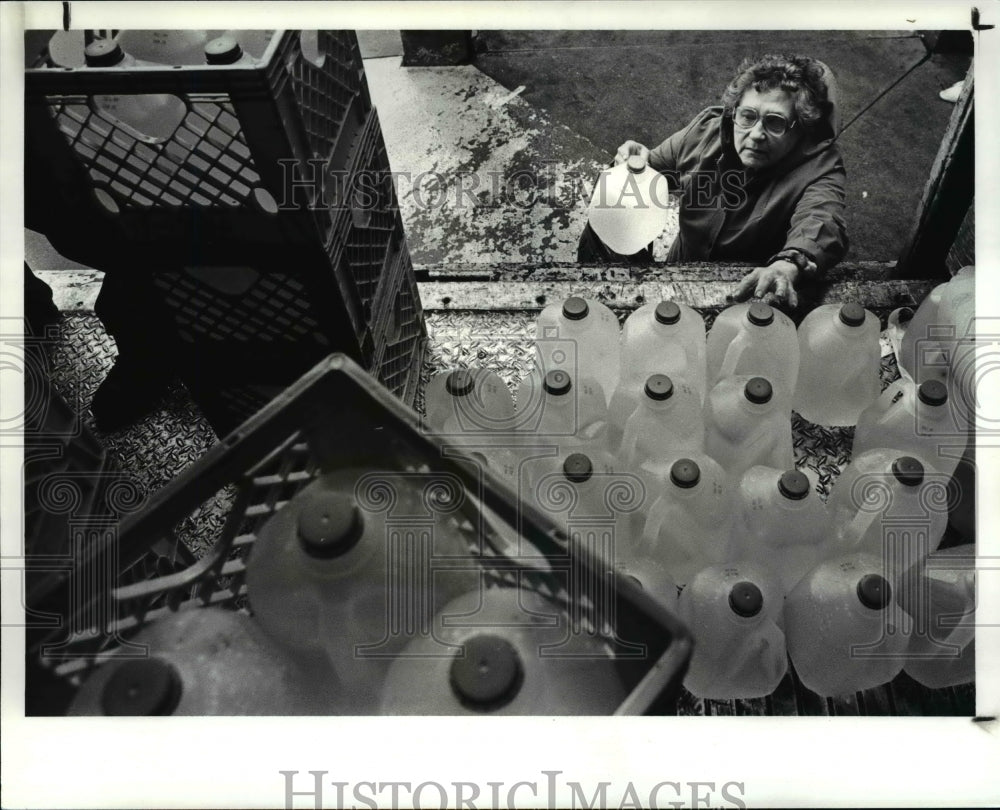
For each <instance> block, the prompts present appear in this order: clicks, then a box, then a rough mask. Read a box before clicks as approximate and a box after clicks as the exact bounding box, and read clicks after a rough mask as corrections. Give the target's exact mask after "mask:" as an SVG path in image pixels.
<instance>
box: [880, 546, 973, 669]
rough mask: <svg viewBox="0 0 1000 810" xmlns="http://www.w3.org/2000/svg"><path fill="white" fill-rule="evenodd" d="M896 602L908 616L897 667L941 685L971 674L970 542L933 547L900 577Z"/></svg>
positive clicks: (971, 588)
mask: <svg viewBox="0 0 1000 810" xmlns="http://www.w3.org/2000/svg"><path fill="white" fill-rule="evenodd" d="M899 604H900V605H901V606H902V607H903V609H904V610H906V611H907V612H908V613H909V614H910V615H911V616H913V635H912V636H911V638H910V647H909V649H908V650H907V653H906V663H905V664H904V665H903V670H904V671H905V672H906V674H907V675H909V676H910V677H911V678H913V680H915V681H916V682H917V683H920V684H923V685H924V686H926V687H928V688H930V689H943V688H944V687H946V686H958V685H959V684H964V683H973V682H974V681H975V680H976V641H975V624H976V548H975V546H971V545H965V546H953V547H951V548H947V549H940V550H939V551H935V552H934V553H933V554H931V555H930V556H928V557H926V558H925V559H923V560H921V561H920V562H919V563H917V564H916V565H915V566H914V567H913V568H912V569H911V570H910V571H908V572H907V574H906V576H904V577H903V578H902V579H901V580H900V592H899Z"/></svg>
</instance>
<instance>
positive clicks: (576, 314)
mask: <svg viewBox="0 0 1000 810" xmlns="http://www.w3.org/2000/svg"><path fill="white" fill-rule="evenodd" d="M589 312H590V306H589V305H588V304H587V302H586V301H584V300H583V299H582V298H580V297H578V296H576V295H574V296H571V297H570V298H567V299H566V300H565V301H564V302H563V307H562V313H563V316H564V317H566V318H569V319H570V320H571V321H582V320H583V319H584V318H586V317H587V314H588V313H589Z"/></svg>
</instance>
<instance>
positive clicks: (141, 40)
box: [118, 29, 212, 65]
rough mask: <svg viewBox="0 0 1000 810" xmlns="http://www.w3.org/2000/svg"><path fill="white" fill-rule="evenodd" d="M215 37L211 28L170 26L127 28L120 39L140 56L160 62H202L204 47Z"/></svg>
mask: <svg viewBox="0 0 1000 810" xmlns="http://www.w3.org/2000/svg"><path fill="white" fill-rule="evenodd" d="M211 39H212V37H211V35H210V34H209V32H208V31H197V30H191V29H184V30H182V29H171V30H164V31H136V30H126V31H122V32H121V34H119V35H118V41H119V42H121V45H122V47H123V48H125V50H127V51H128V52H129V53H131V54H133V55H134V56H135V57H136V58H137V59H144V60H146V61H148V62H154V63H157V64H160V65H200V64H202V63H203V62H204V61H205V46H206V45H207V44H208V43H209V41H210V40H211Z"/></svg>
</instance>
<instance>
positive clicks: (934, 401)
mask: <svg viewBox="0 0 1000 810" xmlns="http://www.w3.org/2000/svg"><path fill="white" fill-rule="evenodd" d="M917 396H918V397H920V401H921V402H923V403H924V404H925V405H933V406H935V407H936V406H939V405H944V404H945V403H946V402H947V401H948V389H947V388H946V387H945V384H944V383H943V382H941V381H940V380H925V381H924V382H922V383H920V387H919V388H918V389H917Z"/></svg>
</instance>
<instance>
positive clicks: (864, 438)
mask: <svg viewBox="0 0 1000 810" xmlns="http://www.w3.org/2000/svg"><path fill="white" fill-rule="evenodd" d="M955 417H956V413H955V411H954V410H953V409H952V407H951V405H950V402H949V397H948V389H947V387H946V386H945V384H944V383H942V382H939V381H938V380H927V381H925V382H922V383H920V385H915V384H914V383H913V382H911V381H910V380H906V379H899V380H896V382H894V383H892V384H891V385H890V386H889V387H888V388H886V389H885V391H883V392H882V395H881V396H880V397H879V398H878V399H877V400H875V402H873V403H872V404H871V405H869V406H868V407H867V408H865V410H864V411H863V412H862V413H861V416H859V417H858V424H857V427H856V428H855V430H854V443H853V445H852V447H851V454H852V456H858V455H861V454H862V453H866V452H867V451H869V450H873V449H875V448H878V447H891V448H892V449H894V450H898V451H899V453H900V455H913V456H917V457H920V458H925V459H927V460H928V461H929V462H930V463H931V464H933V465H934V467H935V468H936V469H937V470H938V471H939V472H941V473H944V474H945V475H952V474H953V473H954V472H955V467H957V466H958V462H959V460H960V459H961V458H962V455H963V454H964V453H965V448H966V445H967V443H968V431H967V429H966V426H965V425H962V424H961V423H960V422H959V421H956V418H955Z"/></svg>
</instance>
